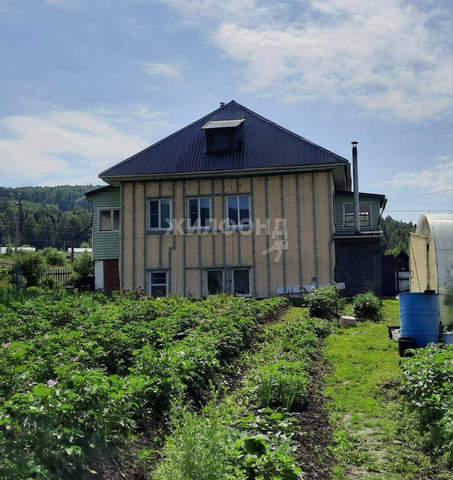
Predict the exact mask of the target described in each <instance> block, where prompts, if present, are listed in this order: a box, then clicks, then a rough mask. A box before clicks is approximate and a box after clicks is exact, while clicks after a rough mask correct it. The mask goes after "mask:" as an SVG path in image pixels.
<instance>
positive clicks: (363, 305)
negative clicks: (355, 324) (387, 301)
mask: <svg viewBox="0 0 453 480" xmlns="http://www.w3.org/2000/svg"><path fill="white" fill-rule="evenodd" d="M353 305H354V315H355V317H356V318H358V319H360V320H375V321H376V320H379V319H380V318H381V306H380V304H379V299H378V298H377V297H376V295H375V294H374V293H372V292H367V293H360V294H359V295H356V296H355V297H354V302H353Z"/></svg>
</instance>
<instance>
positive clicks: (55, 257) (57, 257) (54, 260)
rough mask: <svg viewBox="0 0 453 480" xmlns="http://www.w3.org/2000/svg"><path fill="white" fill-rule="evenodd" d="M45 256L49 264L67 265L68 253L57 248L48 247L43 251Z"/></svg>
mask: <svg viewBox="0 0 453 480" xmlns="http://www.w3.org/2000/svg"><path fill="white" fill-rule="evenodd" d="M42 254H43V255H44V258H45V259H46V262H47V264H48V265H51V266H55V267H57V266H64V265H66V255H65V253H64V252H60V251H59V250H57V249H56V248H52V247H48V248H45V249H44V250H43V251H42Z"/></svg>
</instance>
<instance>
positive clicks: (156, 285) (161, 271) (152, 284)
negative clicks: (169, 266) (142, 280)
mask: <svg viewBox="0 0 453 480" xmlns="http://www.w3.org/2000/svg"><path fill="white" fill-rule="evenodd" d="M153 273H165V284H163V283H152V278H153ZM164 285H165V290H166V292H167V293H166V295H165V296H166V297H168V289H169V284H168V270H149V271H148V294H149V295H151V294H152V288H153V286H154V287H163V286H164Z"/></svg>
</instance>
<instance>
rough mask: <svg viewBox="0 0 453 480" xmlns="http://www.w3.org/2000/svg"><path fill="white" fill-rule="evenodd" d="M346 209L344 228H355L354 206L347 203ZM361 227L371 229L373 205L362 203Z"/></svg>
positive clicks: (360, 206)
mask: <svg viewBox="0 0 453 480" xmlns="http://www.w3.org/2000/svg"><path fill="white" fill-rule="evenodd" d="M343 208H344V226H345V227H355V219H354V204H353V203H345V204H343ZM359 209H360V226H361V227H369V226H371V203H360V205H359Z"/></svg>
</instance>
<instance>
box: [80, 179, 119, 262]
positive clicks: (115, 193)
mask: <svg viewBox="0 0 453 480" xmlns="http://www.w3.org/2000/svg"><path fill="white" fill-rule="evenodd" d="M87 197H88V200H90V202H92V203H93V260H107V259H117V258H119V257H120V232H99V231H98V218H99V217H98V211H99V209H102V208H108V207H114V208H120V189H119V188H113V187H112V188H109V189H107V190H103V191H101V192H98V193H94V194H93V195H87Z"/></svg>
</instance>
